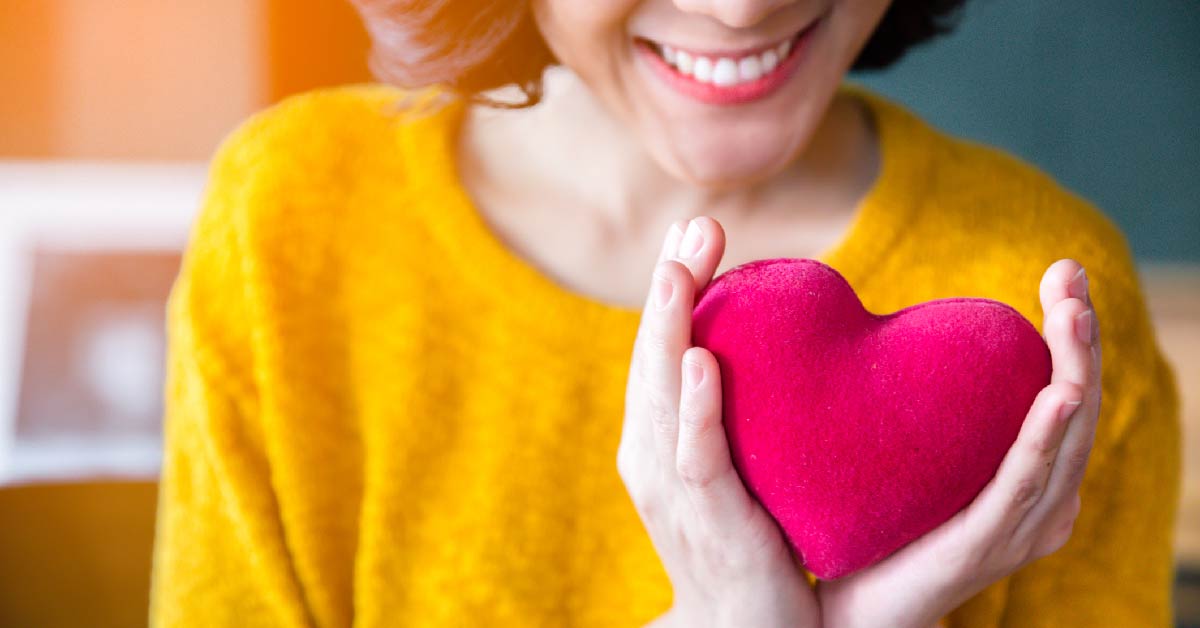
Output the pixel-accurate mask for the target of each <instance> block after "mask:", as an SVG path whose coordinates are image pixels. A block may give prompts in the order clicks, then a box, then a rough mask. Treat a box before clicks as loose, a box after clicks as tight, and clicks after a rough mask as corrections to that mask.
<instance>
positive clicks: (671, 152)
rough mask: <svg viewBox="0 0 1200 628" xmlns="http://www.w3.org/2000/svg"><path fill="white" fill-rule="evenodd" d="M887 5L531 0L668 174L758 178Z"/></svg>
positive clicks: (814, 122)
mask: <svg viewBox="0 0 1200 628" xmlns="http://www.w3.org/2000/svg"><path fill="white" fill-rule="evenodd" d="M889 2H890V0H796V1H792V0H604V1H602V2H590V1H589V2H583V1H581V0H534V2H533V11H534V17H535V19H536V21H537V23H538V27H539V29H540V30H541V32H542V35H543V37H544V38H545V39H546V42H547V44H548V45H549V47H550V49H551V50H552V51H553V52H554V54H555V55H556V56H557V57H558V59H559V61H561V62H562V63H563V65H565V66H567V67H568V68H570V69H571V70H572V71H574V72H575V73H576V74H577V75H579V77H580V78H581V79H582V80H583V81H584V82H585V83H586V84H587V85H588V87H589V88H590V90H591V91H592V93H593V94H594V95H595V96H596V98H598V99H599V100H600V101H601V102H602V103H603V104H604V105H605V106H606V108H607V109H608V110H609V111H610V112H611V113H612V114H613V115H614V116H616V117H617V118H618V119H620V120H621V121H623V122H624V123H625V125H626V126H627V127H628V128H629V129H630V130H631V131H632V132H633V133H634V134H635V135H636V136H637V137H638V138H639V139H640V140H641V142H642V144H643V145H644V146H645V148H646V150H647V151H648V152H649V153H650V154H651V155H652V156H653V157H654V159H655V160H656V161H657V162H658V163H659V164H660V165H661V166H662V167H663V168H664V169H665V170H667V171H668V172H671V173H672V174H673V175H675V176H676V177H678V178H680V179H683V180H687V181H691V182H693V183H697V184H700V185H704V186H706V187H711V188H731V187H738V186H741V185H747V184H750V183H754V182H757V181H760V180H762V179H764V178H766V177H768V176H770V175H772V174H775V173H777V172H779V171H780V170H782V169H783V168H784V167H785V166H786V165H787V164H788V163H789V162H790V161H791V160H792V159H793V158H795V157H796V156H797V155H798V154H799V153H800V152H801V151H802V150H803V149H804V147H805V146H806V145H807V143H808V141H809V138H810V137H811V136H812V134H813V132H814V131H815V130H816V128H817V126H818V125H819V123H820V122H821V119H822V118H823V116H824V114H825V111H826V109H827V108H828V105H829V103H830V101H831V99H832V97H833V94H834V92H835V90H836V89H837V86H838V84H839V83H840V82H841V80H842V78H843V76H844V75H845V73H846V72H847V71H848V70H849V68H850V65H851V64H852V63H853V62H854V59H855V57H856V56H857V54H858V52H859V50H861V49H862V47H863V46H864V45H865V43H866V41H867V38H868V37H869V36H870V35H871V33H872V32H873V31H874V29H875V26H876V25H877V24H878V23H879V20H880V19H881V18H882V16H883V13H884V11H885V10H886V8H887V5H888V4H889Z"/></svg>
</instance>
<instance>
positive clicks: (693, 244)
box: [679, 220, 704, 259]
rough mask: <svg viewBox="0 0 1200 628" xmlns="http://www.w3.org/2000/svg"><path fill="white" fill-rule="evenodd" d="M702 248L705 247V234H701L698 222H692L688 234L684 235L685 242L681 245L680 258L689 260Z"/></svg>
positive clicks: (689, 224)
mask: <svg viewBox="0 0 1200 628" xmlns="http://www.w3.org/2000/svg"><path fill="white" fill-rule="evenodd" d="M701 246H704V234H703V233H700V226H699V225H697V224H696V221H695V220H690V221H688V228H687V233H685V234H683V242H681V243H680V244H679V257H680V258H682V259H688V258H689V257H692V256H693V255H695V254H696V253H698V252H699V251H700V247H701Z"/></svg>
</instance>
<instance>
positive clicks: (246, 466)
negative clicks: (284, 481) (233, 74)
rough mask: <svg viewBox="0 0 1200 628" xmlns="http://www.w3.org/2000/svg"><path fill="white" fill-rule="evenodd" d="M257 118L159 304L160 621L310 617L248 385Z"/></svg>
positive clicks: (239, 136)
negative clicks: (249, 222) (162, 373)
mask: <svg viewBox="0 0 1200 628" xmlns="http://www.w3.org/2000/svg"><path fill="white" fill-rule="evenodd" d="M256 124H257V122H256V121H255V120H254V119H252V120H251V121H249V122H247V123H245V124H243V126H242V127H240V128H239V129H238V130H237V131H235V132H234V133H233V134H231V135H230V136H229V137H228V138H227V139H226V140H225V142H223V143H222V146H221V148H220V149H219V150H218V152H217V154H216V156H215V158H214V159H213V162H212V168H211V171H210V175H209V180H208V185H207V188H206V190H205V192H204V197H203V201H202V204H201V208H200V212H199V215H198V217H197V219H196V221H195V222H194V224H193V226H192V232H191V235H190V240H189V243H188V247H187V250H186V251H185V253H184V257H183V263H182V266H181V270H180V273H179V275H178V277H177V279H176V282H175V284H174V285H173V286H172V289H171V294H170V297H169V299H168V304H167V311H166V316H167V367H166V368H167V370H166V382H165V385H164V388H163V393H164V408H165V416H164V423H165V425H164V432H165V445H164V449H165V451H164V462H163V469H162V477H161V484H160V493H159V506H158V520H157V530H156V539H155V547H154V563H153V575H152V583H151V603H150V621H151V624H152V625H156V626H181V625H196V626H239V627H241V626H260V625H262V626H306V625H311V624H312V623H313V622H312V621H311V614H310V613H309V611H308V610H307V608H306V605H305V602H304V593H303V591H302V588H301V586H300V585H299V584H298V582H299V580H298V578H297V577H296V575H295V571H294V569H293V566H292V561H291V559H290V557H289V550H288V546H287V543H286V540H285V535H284V532H283V526H282V524H281V518H280V514H279V507H278V503H277V499H276V493H275V491H274V489H273V487H272V482H271V464H270V461H269V458H268V456H267V452H266V448H265V447H264V438H263V434H262V425H261V421H260V417H259V408H260V404H259V396H258V394H257V393H256V389H255V383H254V381H255V358H254V353H255V351H254V348H253V345H254V334H253V327H254V325H255V315H254V310H255V308H254V307H253V302H254V301H253V296H254V295H253V289H252V287H251V283H250V282H249V281H248V279H249V278H248V276H247V273H246V271H247V270H248V269H249V268H250V267H251V266H252V264H250V263H248V262H249V259H248V257H249V256H248V254H247V251H246V247H245V246H243V243H244V242H243V241H244V240H245V238H244V237H242V235H241V234H243V233H244V223H245V221H246V216H247V215H248V214H249V211H248V207H247V205H248V201H247V198H248V196H247V194H246V193H245V189H246V188H247V182H248V181H251V180H252V179H253V177H254V168H255V163H256V161H257V160H256V159H255V156H256V155H255V153H256V151H255V150H254V149H253V142H252V141H251V140H252V138H253V136H254V134H255V126H256Z"/></svg>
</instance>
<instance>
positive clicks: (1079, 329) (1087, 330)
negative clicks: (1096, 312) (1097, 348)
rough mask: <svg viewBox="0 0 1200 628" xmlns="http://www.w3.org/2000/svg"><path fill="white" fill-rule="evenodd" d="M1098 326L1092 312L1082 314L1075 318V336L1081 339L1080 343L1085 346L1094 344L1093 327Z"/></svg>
mask: <svg viewBox="0 0 1200 628" xmlns="http://www.w3.org/2000/svg"><path fill="white" fill-rule="evenodd" d="M1095 324H1096V319H1095V317H1093V316H1092V311H1091V310H1085V311H1083V312H1080V313H1079V314H1078V315H1077V316H1076V317H1075V335H1076V336H1077V337H1078V338H1079V342H1082V343H1083V344H1085V345H1090V344H1092V335H1093V333H1094V332H1093V330H1092V326H1093V325H1095Z"/></svg>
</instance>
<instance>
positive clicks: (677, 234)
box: [654, 220, 688, 264]
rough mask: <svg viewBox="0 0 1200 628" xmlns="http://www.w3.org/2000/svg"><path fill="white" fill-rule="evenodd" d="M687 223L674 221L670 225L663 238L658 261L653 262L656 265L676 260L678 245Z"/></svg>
mask: <svg viewBox="0 0 1200 628" xmlns="http://www.w3.org/2000/svg"><path fill="white" fill-rule="evenodd" d="M687 226H688V221H686V220H676V221H675V222H673V223H671V226H670V227H669V228H668V229H667V236H666V237H665V238H663V245H662V249H661V250H660V251H659V252H658V259H656V260H655V261H654V263H655V264H658V263H659V262H661V261H664V260H668V259H672V258H678V257H679V244H680V243H681V242H682V241H683V234H684V230H685V229H687Z"/></svg>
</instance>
